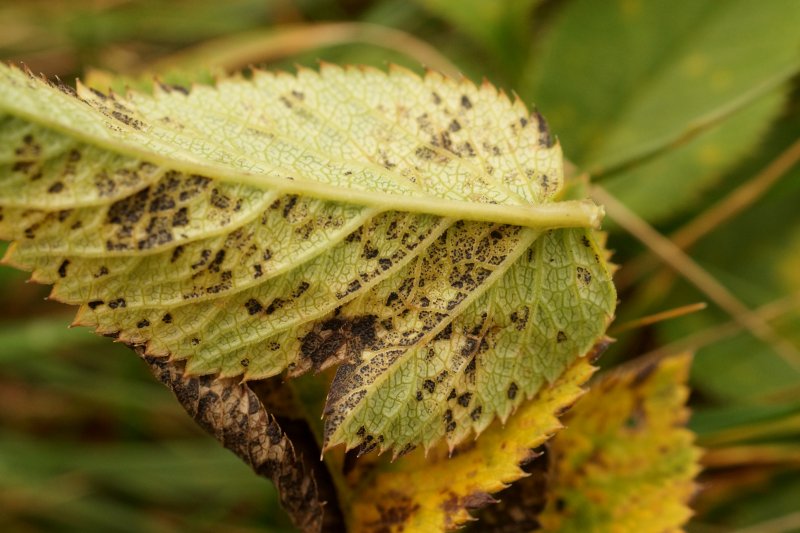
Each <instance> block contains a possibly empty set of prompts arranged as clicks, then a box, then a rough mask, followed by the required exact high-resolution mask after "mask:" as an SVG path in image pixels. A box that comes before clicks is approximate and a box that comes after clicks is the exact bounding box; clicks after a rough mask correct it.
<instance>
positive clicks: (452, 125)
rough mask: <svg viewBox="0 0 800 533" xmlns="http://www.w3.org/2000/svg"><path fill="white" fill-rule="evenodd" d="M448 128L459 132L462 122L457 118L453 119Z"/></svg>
mask: <svg viewBox="0 0 800 533" xmlns="http://www.w3.org/2000/svg"><path fill="white" fill-rule="evenodd" d="M447 129H449V130H450V131H452V132H453V133H455V132H457V131H458V130H460V129H461V124H459V122H458V121H457V120H456V119H453V120H452V121H451V122H450V125H449V126H448V127H447Z"/></svg>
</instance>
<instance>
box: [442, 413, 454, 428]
mask: <svg viewBox="0 0 800 533" xmlns="http://www.w3.org/2000/svg"><path fill="white" fill-rule="evenodd" d="M442 418H443V419H444V430H445V432H447V433H451V432H453V431H454V430H455V429H456V426H457V424H456V421H455V420H453V411H452V409H448V410H447V411H445V412H444V416H443V417H442Z"/></svg>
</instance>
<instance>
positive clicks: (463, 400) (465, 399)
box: [456, 392, 472, 407]
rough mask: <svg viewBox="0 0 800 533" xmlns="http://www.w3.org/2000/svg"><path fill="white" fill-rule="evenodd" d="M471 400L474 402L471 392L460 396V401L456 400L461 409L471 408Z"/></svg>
mask: <svg viewBox="0 0 800 533" xmlns="http://www.w3.org/2000/svg"><path fill="white" fill-rule="evenodd" d="M470 400H472V393H471V392H465V393H463V394H460V395H459V396H458V399H457V400H456V402H457V403H458V405H460V406H461V407H467V406H469V402H470Z"/></svg>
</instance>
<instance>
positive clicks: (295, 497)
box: [137, 349, 324, 531]
mask: <svg viewBox="0 0 800 533" xmlns="http://www.w3.org/2000/svg"><path fill="white" fill-rule="evenodd" d="M137 351H138V352H139V354H140V355H141V356H142V359H143V360H144V361H145V363H147V365H148V366H149V367H150V370H151V371H152V372H153V375H155V376H156V378H158V379H159V381H161V382H162V383H163V384H164V385H166V386H167V387H168V388H169V389H170V390H171V391H172V392H174V393H175V396H176V397H177V398H178V401H179V402H180V403H181V405H182V406H183V408H184V409H186V411H187V412H188V413H189V415H191V416H192V418H194V420H195V421H196V422H197V423H198V424H199V425H200V427H202V428H203V429H205V430H206V431H207V432H209V433H210V434H211V435H213V436H214V437H215V438H216V439H217V440H218V441H220V443H222V445H223V446H225V447H226V448H228V449H229V450H231V451H232V452H233V453H235V454H236V455H237V456H238V457H239V458H240V459H241V460H242V461H244V462H245V463H246V464H247V465H248V466H250V467H251V468H252V469H253V470H254V471H255V472H256V473H257V474H259V475H261V476H264V477H266V478H268V479H271V480H272V482H273V483H275V488H276V489H277V490H278V493H279V494H280V498H281V504H282V506H283V508H284V509H285V510H286V512H287V513H288V514H289V516H290V517H291V519H292V522H293V523H294V525H295V526H297V527H298V528H299V529H300V530H301V531H321V530H322V522H323V513H324V511H323V504H324V502H322V501H320V499H319V494H318V493H317V485H316V482H315V479H314V476H313V474H312V473H311V471H310V470H311V469H310V468H308V466H307V465H305V464H304V463H303V460H302V458H301V457H298V455H297V454H296V453H295V450H294V446H293V445H292V442H291V441H290V440H289V439H288V438H287V436H286V435H285V434H284V433H283V431H282V430H281V428H280V426H279V425H278V422H277V421H276V420H275V417H274V416H272V415H270V414H269V413H267V411H266V410H265V409H264V406H263V405H262V404H261V401H260V400H259V399H258V397H257V396H256V394H255V393H254V392H253V391H252V390H251V389H250V387H249V386H248V385H247V384H246V383H239V382H237V380H235V379H231V378H227V379H214V378H213V377H211V376H200V377H190V376H186V373H185V370H184V369H183V368H182V367H183V363H182V362H170V361H168V360H167V359H165V358H163V357H153V356H148V355H144V354H143V353H142V350H141V349H138V350H137Z"/></svg>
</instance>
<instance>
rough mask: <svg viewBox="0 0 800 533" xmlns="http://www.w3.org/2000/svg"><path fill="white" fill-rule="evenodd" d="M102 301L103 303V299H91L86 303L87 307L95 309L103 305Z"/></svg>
mask: <svg viewBox="0 0 800 533" xmlns="http://www.w3.org/2000/svg"><path fill="white" fill-rule="evenodd" d="M103 303H104V302H103V300H92V301H91V302H89V303H88V304H87V305H88V306H89V309H91V310H95V309H97V308H98V307H100V306H101V305H103Z"/></svg>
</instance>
